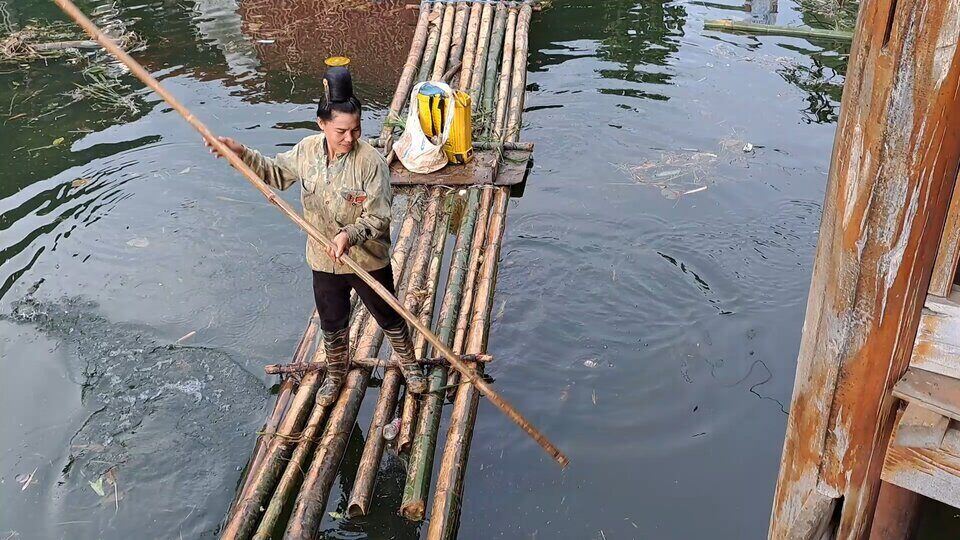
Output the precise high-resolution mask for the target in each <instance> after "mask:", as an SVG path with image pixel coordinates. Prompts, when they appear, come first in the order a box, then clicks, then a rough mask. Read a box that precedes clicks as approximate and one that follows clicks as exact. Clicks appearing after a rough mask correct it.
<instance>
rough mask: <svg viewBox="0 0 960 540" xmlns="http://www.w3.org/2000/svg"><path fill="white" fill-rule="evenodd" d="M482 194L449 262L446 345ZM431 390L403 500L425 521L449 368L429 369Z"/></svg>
mask: <svg viewBox="0 0 960 540" xmlns="http://www.w3.org/2000/svg"><path fill="white" fill-rule="evenodd" d="M479 205H480V194H479V192H478V191H477V190H470V195H469V199H468V200H467V207H466V209H465V210H464V214H463V218H462V222H461V225H460V231H459V234H458V235H457V243H456V246H455V248H454V251H453V257H452V258H451V261H450V270H449V273H448V277H447V290H446V293H445V294H444V296H443V304H442V305H441V307H440V316H439V323H438V329H437V336H438V337H439V338H440V339H441V340H443V341H444V342H445V343H447V344H451V345H452V342H453V335H454V332H455V331H456V330H455V329H456V323H457V319H458V317H459V315H460V305H461V303H462V302H463V283H464V279H465V278H466V275H467V261H468V259H469V256H470V244H471V242H472V240H473V229H474V226H475V225H476V222H477V209H478V207H479ZM429 384H430V391H429V393H427V395H426V396H425V397H424V399H423V407H421V411H420V418H419V419H418V421H417V430H416V435H415V437H414V439H413V445H412V447H411V449H410V460H409V462H408V464H407V480H406V483H405V486H404V489H403V500H402V501H401V503H400V515H402V516H403V517H405V518H407V519H409V520H411V521H422V520H423V517H424V512H425V509H426V504H427V495H428V494H429V492H430V479H431V475H432V473H433V457H434V454H435V452H436V446H437V433H438V431H439V430H440V418H441V413H442V410H443V397H444V392H442V391H441V390H440V389H441V388H443V387H444V385H446V384H447V368H446V367H444V366H436V367H434V368H432V369H431V370H430V375H429Z"/></svg>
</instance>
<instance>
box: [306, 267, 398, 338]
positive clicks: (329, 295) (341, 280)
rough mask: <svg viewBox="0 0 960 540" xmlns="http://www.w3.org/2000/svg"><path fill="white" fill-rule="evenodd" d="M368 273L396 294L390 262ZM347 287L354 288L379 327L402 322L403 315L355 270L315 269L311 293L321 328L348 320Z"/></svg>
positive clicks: (335, 327)
mask: <svg viewBox="0 0 960 540" xmlns="http://www.w3.org/2000/svg"><path fill="white" fill-rule="evenodd" d="M370 275H372V276H373V277H374V278H375V279H376V280H377V281H379V282H380V284H381V285H383V286H384V287H386V288H387V290H388V291H390V293H391V294H393V295H396V292H395V291H394V288H393V269H392V268H391V266H390V265H389V264H388V265H387V266H386V267H385V268H381V269H380V270H374V271H373V272H370ZM350 289H353V290H355V291H357V296H359V297H360V300H361V301H362V302H363V305H364V306H366V307H367V311H369V312H370V314H371V315H373V318H374V319H376V321H377V324H379V325H380V328H396V327H397V326H398V325H399V324H401V323H403V317H401V316H400V314H399V313H397V311H396V310H395V309H393V308H392V307H390V305H389V304H387V303H386V302H384V301H383V299H382V298H380V297H379V296H377V293H375V292H373V289H371V288H370V286H369V285H367V284H366V283H364V282H363V280H362V279H360V278H359V277H357V275H356V274H329V273H327V272H316V271H314V272H313V296H314V298H315V299H316V302H317V313H319V314H320V328H321V329H322V330H323V331H324V332H336V331H337V330H343V329H344V328H346V327H347V324H349V322H350Z"/></svg>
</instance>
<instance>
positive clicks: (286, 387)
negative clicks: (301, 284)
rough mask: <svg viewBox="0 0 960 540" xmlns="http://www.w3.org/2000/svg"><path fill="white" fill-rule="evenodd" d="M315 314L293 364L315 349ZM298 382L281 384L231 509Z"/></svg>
mask: <svg viewBox="0 0 960 540" xmlns="http://www.w3.org/2000/svg"><path fill="white" fill-rule="evenodd" d="M312 312H313V314H312V315H311V316H310V318H309V319H308V320H307V327H306V329H304V331H303V335H302V336H300V342H299V343H297V348H296V349H295V350H294V352H293V360H292V362H294V363H297V362H304V361H305V360H306V358H307V355H308V354H310V350H311V349H313V347H314V341H315V340H316V337H317V330H319V329H320V316H319V315H318V314H317V309H316V308H313V309H312ZM297 384H298V381H295V380H292V379H290V380H285V381H283V382H282V383H280V392H279V393H277V400H276V402H275V403H274V405H273V411H272V412H271V413H270V416H269V417H268V418H267V421H266V423H264V425H263V429H262V430H261V431H262V432H263V434H262V435H260V436H259V437H257V442H256V444H255V445H254V447H253V457H252V458H251V459H250V464H249V465H248V466H247V471H246V473H245V475H244V480H243V485H242V487H241V488H240V489H239V490H238V491H237V499H236V500H234V502H233V505H231V509H232V508H233V507H234V506H236V503H237V501H238V500H239V499H240V497H243V496H244V495H245V494H246V493H247V492H248V486H249V485H250V479H251V478H252V477H253V473H254V471H256V470H258V469H259V468H260V464H261V463H262V461H263V452H264V440H265V437H267V436H268V435H270V434H273V433H276V431H277V426H278V425H280V420H281V418H283V415H284V414H286V412H287V406H288V405H289V404H290V398H291V396H292V395H293V390H294V389H295V388H296V387H297Z"/></svg>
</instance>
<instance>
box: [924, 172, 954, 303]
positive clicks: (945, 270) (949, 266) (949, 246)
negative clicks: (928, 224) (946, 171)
mask: <svg viewBox="0 0 960 540" xmlns="http://www.w3.org/2000/svg"><path fill="white" fill-rule="evenodd" d="M955 184H956V183H955ZM958 261H960V189H957V188H956V185H954V188H953V197H952V198H951V200H950V209H949V210H947V222H946V224H945V225H944V226H943V236H941V237H940V248H939V249H938V250H937V261H936V262H935V263H934V265H933V276H931V277H930V294H934V295H937V296H946V295H947V293H949V292H950V289H951V288H952V287H953V279H954V277H956V275H957V262H958Z"/></svg>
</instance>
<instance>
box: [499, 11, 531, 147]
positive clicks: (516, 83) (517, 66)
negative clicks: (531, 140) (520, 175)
mask: <svg viewBox="0 0 960 540" xmlns="http://www.w3.org/2000/svg"><path fill="white" fill-rule="evenodd" d="M532 13H533V10H532V8H531V7H530V4H524V5H523V7H521V8H520V15H519V16H517V30H516V36H517V37H516V38H515V40H514V46H513V48H514V53H513V76H512V79H513V83H512V84H511V87H512V88H511V90H510V95H511V103H510V111H509V113H508V115H507V129H506V131H505V132H504V133H503V134H502V135H503V137H504V138H505V139H506V140H508V141H516V140H517V139H519V138H520V115H522V114H523V101H524V91H525V89H526V86H527V49H528V48H529V44H530V39H529V37H528V34H529V33H530V16H531V14H532Z"/></svg>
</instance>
